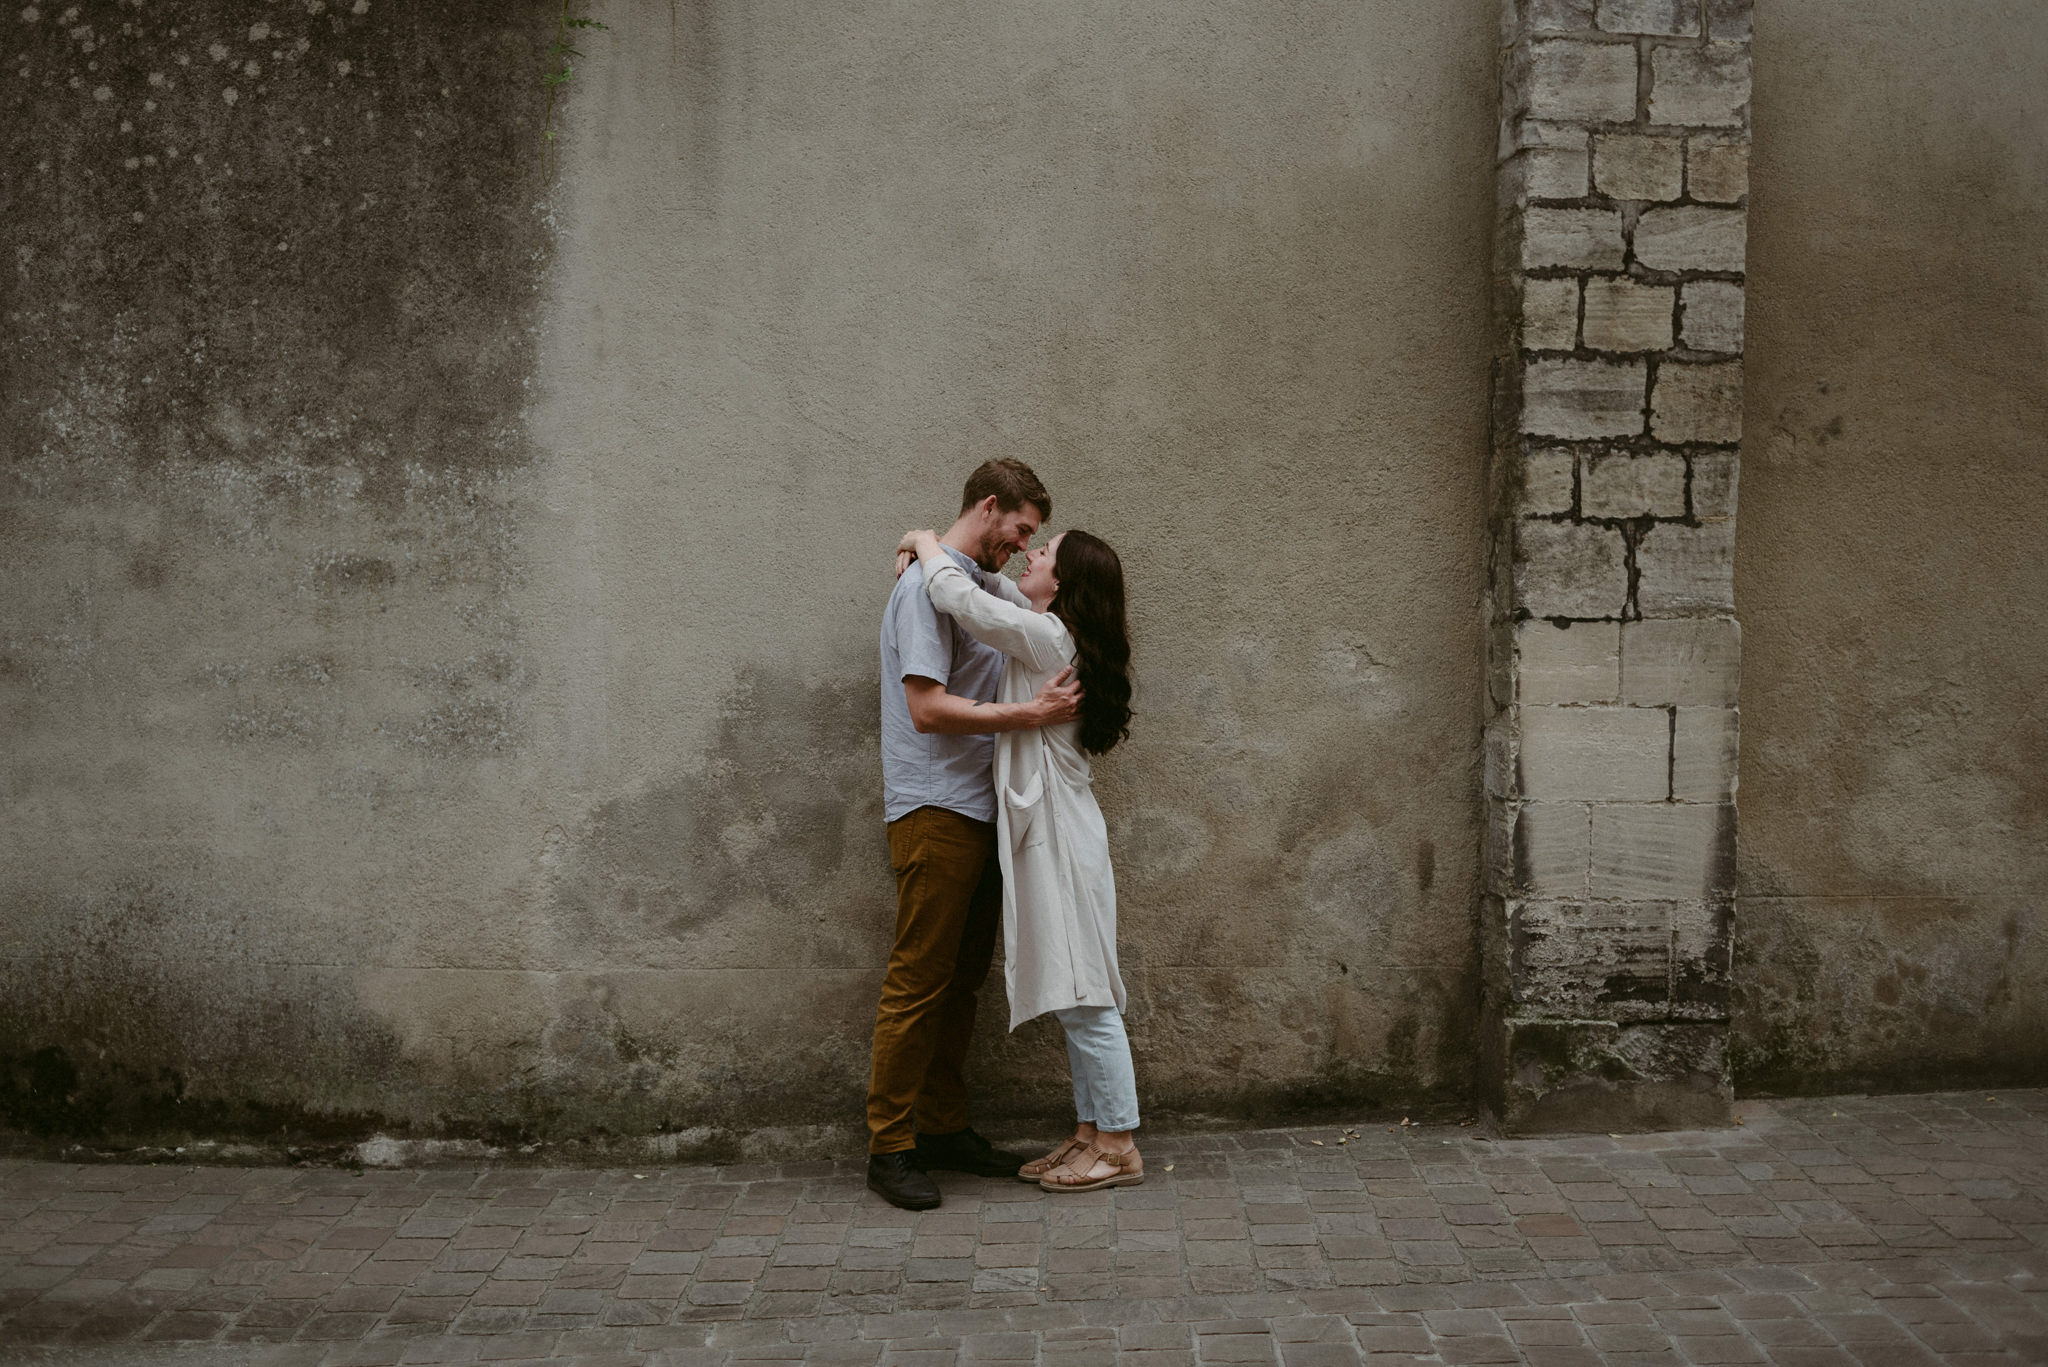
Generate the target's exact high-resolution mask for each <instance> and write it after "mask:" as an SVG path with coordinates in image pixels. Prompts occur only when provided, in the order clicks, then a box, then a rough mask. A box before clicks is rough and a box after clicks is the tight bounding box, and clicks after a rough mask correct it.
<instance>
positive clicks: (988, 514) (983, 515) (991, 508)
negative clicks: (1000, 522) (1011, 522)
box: [974, 494, 1002, 527]
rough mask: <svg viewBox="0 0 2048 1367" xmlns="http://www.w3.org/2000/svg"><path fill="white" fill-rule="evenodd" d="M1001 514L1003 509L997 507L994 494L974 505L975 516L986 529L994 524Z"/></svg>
mask: <svg viewBox="0 0 2048 1367" xmlns="http://www.w3.org/2000/svg"><path fill="white" fill-rule="evenodd" d="M1001 513H1002V509H1001V508H1000V507H999V506H998V505H997V503H996V496H995V495H994V494H990V495H989V496H988V497H986V498H984V499H982V501H981V502H979V503H977V504H975V505H974V515H975V516H976V517H978V518H980V519H981V525H982V526H984V527H986V526H988V525H989V524H991V523H993V522H994V521H995V520H996V518H997V517H998V516H999V515H1000V514H1001Z"/></svg>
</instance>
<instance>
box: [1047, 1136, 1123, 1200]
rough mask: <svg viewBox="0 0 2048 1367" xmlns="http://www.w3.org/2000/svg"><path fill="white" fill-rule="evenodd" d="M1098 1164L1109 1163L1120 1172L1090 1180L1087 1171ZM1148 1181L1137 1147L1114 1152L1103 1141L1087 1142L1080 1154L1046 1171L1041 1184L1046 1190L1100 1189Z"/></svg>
mask: <svg viewBox="0 0 2048 1367" xmlns="http://www.w3.org/2000/svg"><path fill="white" fill-rule="evenodd" d="M1097 1163H1107V1164H1109V1165H1110V1166H1111V1167H1112V1168H1115V1169H1116V1171H1115V1172H1112V1173H1111V1174H1110V1175H1109V1176H1107V1177H1097V1178H1093V1179H1090V1178H1089V1177H1088V1176H1087V1175H1086V1174H1087V1173H1088V1172H1089V1171H1090V1170H1091V1169H1093V1168H1094V1166H1095V1165H1096V1164H1097ZM1144 1180H1145V1160H1144V1159H1142V1158H1140V1157H1138V1151H1137V1150H1136V1149H1132V1150H1131V1151H1130V1152H1129V1153H1112V1152H1110V1151H1109V1150H1108V1149H1105V1148H1103V1147H1102V1146H1101V1145H1099V1144H1084V1145H1082V1146H1081V1152H1080V1153H1079V1154H1078V1155H1076V1156H1073V1157H1070V1158H1069V1159H1068V1160H1067V1161H1066V1162H1064V1163H1062V1164H1060V1165H1059V1166H1058V1167H1056V1168H1054V1169H1053V1170H1052V1171H1050V1172H1048V1173H1046V1175H1045V1176H1044V1177H1042V1178H1040V1179H1039V1182H1038V1185H1039V1187H1040V1188H1041V1189H1042V1190H1045V1191H1100V1190H1102V1189H1103V1188H1104V1187H1135V1186H1137V1185H1138V1184H1139V1183H1140V1182H1142V1181H1144Z"/></svg>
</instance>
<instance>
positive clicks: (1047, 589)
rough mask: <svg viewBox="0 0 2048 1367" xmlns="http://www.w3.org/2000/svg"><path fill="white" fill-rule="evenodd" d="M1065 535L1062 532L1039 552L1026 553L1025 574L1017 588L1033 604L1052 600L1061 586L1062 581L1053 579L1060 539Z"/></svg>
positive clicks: (1018, 582)
mask: <svg viewBox="0 0 2048 1367" xmlns="http://www.w3.org/2000/svg"><path fill="white" fill-rule="evenodd" d="M1065 535H1066V533H1065V532H1061V533H1060V535H1059V536H1056V537H1054V538H1053V539H1052V540H1050V541H1048V542H1046V543H1045V544H1044V545H1043V546H1040V547H1039V548H1038V549H1037V550H1035V551H1026V552H1024V573H1023V575H1022V577H1020V578H1019V579H1018V580H1017V587H1018V588H1019V589H1021V590H1023V592H1024V596H1025V597H1026V598H1029V599H1031V600H1032V601H1033V602H1037V601H1039V600H1040V599H1050V598H1051V597H1052V596H1053V593H1054V592H1055V591H1056V590H1058V588H1059V586H1060V581H1059V580H1058V579H1056V578H1054V577H1053V572H1052V568H1053V563H1054V561H1056V560H1057V559H1058V558H1059V549H1060V537H1062V536H1065Z"/></svg>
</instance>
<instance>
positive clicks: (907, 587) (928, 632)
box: [889, 563, 953, 683]
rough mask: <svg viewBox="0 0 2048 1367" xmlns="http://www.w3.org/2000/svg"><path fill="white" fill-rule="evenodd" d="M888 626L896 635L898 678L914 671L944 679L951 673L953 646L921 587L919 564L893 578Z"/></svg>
mask: <svg viewBox="0 0 2048 1367" xmlns="http://www.w3.org/2000/svg"><path fill="white" fill-rule="evenodd" d="M913 576H915V577H913ZM889 627H890V630H891V632H892V633H893V634H894V636H895V638H896V660H897V673H898V674H899V675H900V676H901V678H906V679H907V678H909V677H910V676H911V675H913V674H917V675H921V676H922V677H924V678H927V679H933V680H936V681H937V682H939V683H944V682H946V680H947V679H948V678H949V677H951V675H952V672H953V649H952V646H951V645H950V643H948V641H947V640H946V633H945V631H944V630H943V629H941V627H940V625H939V614H938V610H937V609H936V608H934V607H933V606H932V600H931V598H930V597H929V596H928V595H927V594H926V593H925V591H924V583H923V575H922V573H921V572H920V567H919V566H918V565H916V564H914V563H913V564H912V565H911V567H910V568H909V569H907V570H905V571H904V572H903V578H902V579H900V580H898V581H897V584H896V592H895V594H894V595H893V596H892V597H891V599H890V602H889Z"/></svg>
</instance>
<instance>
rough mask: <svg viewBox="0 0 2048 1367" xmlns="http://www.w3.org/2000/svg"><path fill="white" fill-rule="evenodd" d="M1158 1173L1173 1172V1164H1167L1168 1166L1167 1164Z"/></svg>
mask: <svg viewBox="0 0 2048 1367" xmlns="http://www.w3.org/2000/svg"><path fill="white" fill-rule="evenodd" d="M1160 1171H1162V1172H1172V1171H1173V1164H1171V1163H1168V1164H1167V1165H1166V1166H1165V1167H1164V1168H1162V1169H1160Z"/></svg>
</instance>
